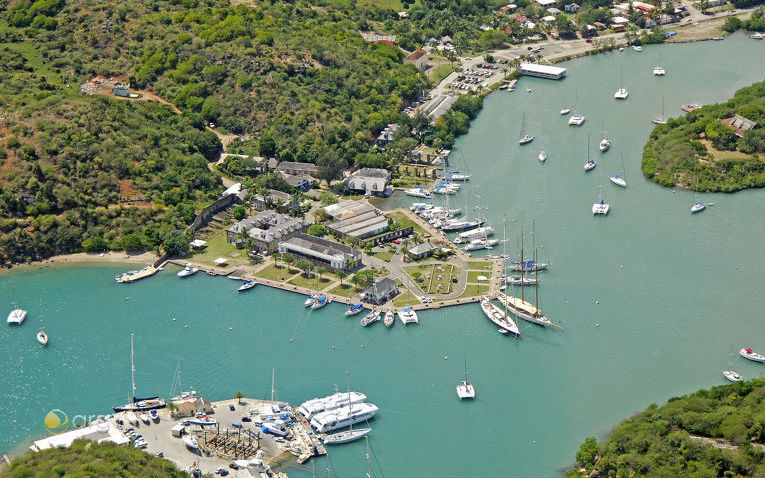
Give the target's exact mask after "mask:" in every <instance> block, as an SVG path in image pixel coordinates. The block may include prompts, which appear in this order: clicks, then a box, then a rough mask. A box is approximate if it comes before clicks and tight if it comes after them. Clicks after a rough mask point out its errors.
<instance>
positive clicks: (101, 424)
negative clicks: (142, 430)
mask: <svg viewBox="0 0 765 478" xmlns="http://www.w3.org/2000/svg"><path fill="white" fill-rule="evenodd" d="M80 439H85V440H92V441H95V442H98V443H103V442H112V443H114V444H116V445H126V444H128V443H129V442H130V440H129V439H128V437H126V436H125V434H124V433H122V431H120V430H119V429H118V428H117V427H116V426H115V425H114V424H113V423H111V422H108V421H98V422H95V423H93V424H92V425H88V426H86V427H82V428H76V429H74V430H71V431H68V432H64V433H61V434H58V435H51V436H49V437H48V438H43V439H41V440H37V441H35V442H34V445H32V446H30V447H29V448H30V449H31V450H32V451H40V450H47V449H48V448H69V447H70V446H71V445H72V442H73V441H75V440H80Z"/></svg>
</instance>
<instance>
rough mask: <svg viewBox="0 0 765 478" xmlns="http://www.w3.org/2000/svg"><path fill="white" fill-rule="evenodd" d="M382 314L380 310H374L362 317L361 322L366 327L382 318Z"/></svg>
mask: <svg viewBox="0 0 765 478" xmlns="http://www.w3.org/2000/svg"><path fill="white" fill-rule="evenodd" d="M381 314H382V312H381V311H379V310H372V311H371V312H370V313H368V314H367V315H366V316H365V317H364V318H363V319H361V322H359V323H360V324H361V325H362V326H363V327H366V326H367V325H369V324H372V323H374V322H377V321H378V320H380V319H381V317H380V315H381Z"/></svg>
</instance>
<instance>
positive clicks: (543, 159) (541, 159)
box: [537, 150, 547, 163]
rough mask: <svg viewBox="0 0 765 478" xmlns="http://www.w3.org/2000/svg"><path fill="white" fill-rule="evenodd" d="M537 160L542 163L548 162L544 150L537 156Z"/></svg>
mask: <svg viewBox="0 0 765 478" xmlns="http://www.w3.org/2000/svg"><path fill="white" fill-rule="evenodd" d="M537 159H539V162H540V163H544V162H545V161H547V153H546V152H545V151H544V150H542V151H540V152H539V155H537Z"/></svg>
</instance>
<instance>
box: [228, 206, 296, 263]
mask: <svg viewBox="0 0 765 478" xmlns="http://www.w3.org/2000/svg"><path fill="white" fill-rule="evenodd" d="M306 227H307V226H306V224H305V222H304V221H303V219H301V218H297V217H291V216H288V215H287V214H280V213H278V212H276V211H272V210H265V211H263V212H261V213H258V214H256V215H254V216H250V217H247V218H245V219H242V220H241V221H239V222H237V223H236V224H234V225H233V226H231V227H229V228H228V229H226V239H227V240H228V242H229V243H230V244H234V245H235V246H236V247H237V248H242V247H244V245H245V243H246V240H245V238H244V237H242V233H246V235H247V237H249V238H252V239H253V241H254V243H255V244H254V249H255V250H258V251H262V252H266V253H272V252H274V251H275V250H276V249H277V247H278V245H279V242H281V241H284V240H287V239H289V238H291V237H293V236H294V235H295V234H298V233H300V232H303V231H305V229H306Z"/></svg>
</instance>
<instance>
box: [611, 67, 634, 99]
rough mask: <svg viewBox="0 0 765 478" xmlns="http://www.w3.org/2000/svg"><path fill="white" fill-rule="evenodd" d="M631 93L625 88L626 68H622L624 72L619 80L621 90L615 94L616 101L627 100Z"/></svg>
mask: <svg viewBox="0 0 765 478" xmlns="http://www.w3.org/2000/svg"><path fill="white" fill-rule="evenodd" d="M629 95H630V94H629V92H628V91H627V88H625V87H624V66H622V71H621V74H620V79H619V89H618V90H616V93H614V99H615V100H626V99H627V97H629Z"/></svg>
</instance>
